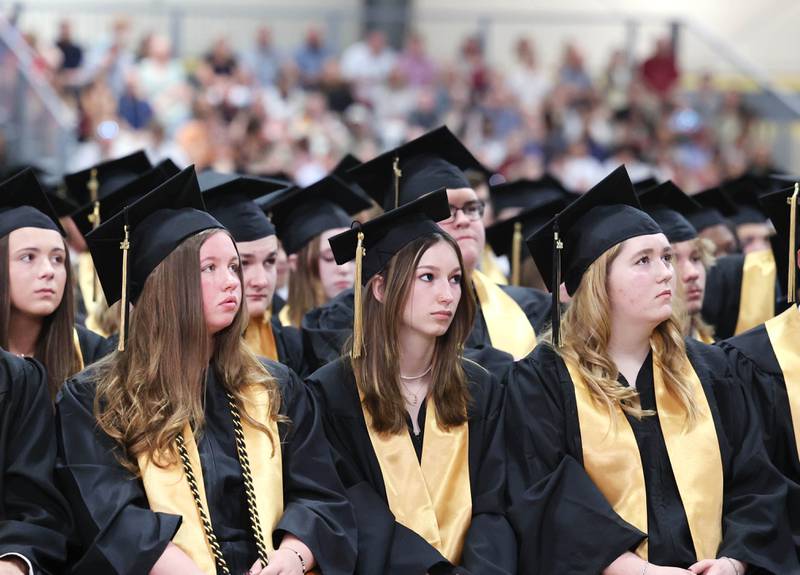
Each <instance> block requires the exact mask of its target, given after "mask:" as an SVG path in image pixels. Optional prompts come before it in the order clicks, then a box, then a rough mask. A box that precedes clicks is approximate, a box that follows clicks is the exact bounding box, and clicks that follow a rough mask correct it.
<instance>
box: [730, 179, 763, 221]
mask: <svg viewBox="0 0 800 575" xmlns="http://www.w3.org/2000/svg"><path fill="white" fill-rule="evenodd" d="M722 189H723V191H725V193H727V194H728V196H729V197H730V199H731V200H732V201H733V203H734V204H735V205H736V213H734V214H733V215H732V216H731V221H733V223H734V224H736V225H737V226H741V225H744V224H763V223H764V222H766V220H767V215H766V214H765V213H764V210H763V209H762V208H761V204H759V202H758V196H759V195H760V194H762V193H763V192H765V191H769V185H768V184H767V185H765V178H761V177H759V176H755V175H753V174H744V175H742V176H739V177H738V178H735V179H733V180H729V181H727V182H723V184H722Z"/></svg>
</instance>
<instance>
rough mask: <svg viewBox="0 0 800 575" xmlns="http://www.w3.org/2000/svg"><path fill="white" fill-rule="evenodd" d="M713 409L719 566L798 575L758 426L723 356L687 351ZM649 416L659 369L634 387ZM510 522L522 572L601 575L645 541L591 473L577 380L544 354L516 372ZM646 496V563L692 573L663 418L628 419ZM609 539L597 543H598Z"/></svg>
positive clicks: (647, 370)
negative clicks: (720, 487) (724, 560)
mask: <svg viewBox="0 0 800 575" xmlns="http://www.w3.org/2000/svg"><path fill="white" fill-rule="evenodd" d="M687 352H688V356H689V359H690V361H691V363H692V366H693V367H694V369H695V371H696V372H697V375H698V377H699V378H700V381H701V382H702V385H703V390H704V391H705V394H706V396H707V398H708V402H709V405H710V407H711V412H712V416H713V419H714V423H715V427H716V429H717V436H718V438H719V440H720V441H719V447H720V453H721V456H722V464H723V473H724V478H725V491H724V495H723V524H722V534H723V539H722V543H721V545H720V548H719V550H718V556H720V557H721V556H727V557H733V558H736V559H739V560H741V561H745V562H747V563H749V564H750V565H751V567H750V569H749V570H748V573H752V574H755V573H772V574H774V575H778V574H780V575H785V574H789V573H798V572H799V570H800V567H798V564H797V560H796V558H795V556H794V553H793V551H792V542H791V537H790V535H789V531H788V521H787V518H786V516H785V511H784V506H785V504H786V501H785V500H786V486H785V484H784V482H783V480H782V478H781V477H780V475H779V474H778V473H777V471H776V470H775V469H774V468H773V467H772V466H771V465H770V463H769V461H768V459H767V456H766V453H765V451H764V449H763V445H762V443H761V437H760V433H759V430H758V425H757V422H756V416H755V414H754V413H753V412H752V410H751V406H750V405H749V404H748V402H747V400H746V396H745V393H744V390H743V388H742V386H741V385H740V383H739V382H738V381H737V380H736V379H735V377H734V376H733V375H732V373H731V371H730V369H729V368H728V366H727V361H726V358H725V355H724V354H723V353H722V351H721V350H719V349H717V348H714V347H711V346H708V345H705V344H702V343H699V342H695V341H687ZM637 389H638V390H639V393H640V396H641V401H642V407H643V408H645V409H648V408H653V407H654V406H655V398H654V391H653V376H652V359H651V358H648V361H647V362H645V364H644V365H643V366H642V370H641V371H640V374H639V377H638V379H637ZM508 393H509V397H508V401H507V404H506V416H507V417H506V428H507V429H513V430H514V433H509V454H508V460H509V461H508V464H509V469H508V483H509V493H510V500H511V505H510V508H509V511H508V515H509V519H510V520H511V523H512V524H513V526H514V529H515V531H516V532H517V534H518V536H519V537H520V550H521V553H520V571H521V572H524V573H526V574H536V573H542V574H544V573H547V574H551V573H582V574H587V575H588V574H591V573H601V572H602V570H603V569H605V568H606V567H607V566H608V565H609V564H610V563H611V562H613V560H614V559H616V558H617V557H619V556H620V555H622V554H623V553H624V552H626V551H628V550H633V549H635V548H636V546H637V545H638V544H639V543H640V542H641V541H642V539H643V538H644V537H645V534H644V533H642V532H640V531H639V530H638V529H636V528H635V527H633V526H632V525H630V524H628V523H627V522H625V521H624V520H623V519H622V518H621V517H620V516H619V515H618V514H617V513H616V512H615V511H614V510H613V508H612V507H611V506H610V504H609V503H608V501H607V500H606V499H605V497H604V496H603V495H602V493H601V492H600V490H599V489H598V488H597V487H596V486H595V484H594V483H593V482H592V480H591V479H590V478H589V475H588V474H587V473H586V472H585V470H584V468H583V466H582V462H583V454H582V447H581V435H580V425H579V421H578V413H577V405H576V400H575V391H574V386H573V383H572V380H571V379H570V377H569V373H568V371H567V369H566V366H565V365H564V363H563V361H562V360H561V358H560V357H559V356H558V355H557V354H556V353H555V351H554V350H553V349H552V348H550V347H547V346H545V345H539V346H538V347H537V348H536V350H534V352H533V353H532V354H531V355H530V356H528V357H527V358H525V359H524V360H522V361H520V362H518V363H517V364H516V366H515V371H514V374H513V377H512V381H511V382H510V383H509V391H508ZM628 420H629V422H630V424H631V427H632V429H633V432H634V435H635V437H636V441H637V443H638V445H639V452H640V454H641V458H642V467H643V470H644V476H645V484H646V486H647V524H648V532H649V533H648V549H649V560H650V561H651V562H652V563H655V564H659V565H669V566H673V567H682V568H686V567H688V566H689V565H691V564H692V563H694V562H695V553H694V547H693V544H692V539H691V535H690V532H689V526H688V522H687V519H686V515H685V512H684V509H683V506H682V504H681V502H680V495H679V493H678V488H677V485H676V483H675V479H674V475H673V473H672V468H671V465H670V462H669V458H668V456H667V452H666V445H665V443H664V438H663V435H662V434H661V428H660V426H659V424H658V419H657V416H654V417H650V418H645V419H644V420H643V421H641V422H638V421H636V420H635V419H633V418H628ZM600 534H602V535H600Z"/></svg>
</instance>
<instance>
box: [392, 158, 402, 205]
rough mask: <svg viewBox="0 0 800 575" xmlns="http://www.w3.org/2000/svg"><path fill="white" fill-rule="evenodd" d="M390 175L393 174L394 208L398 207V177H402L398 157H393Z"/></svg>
mask: <svg viewBox="0 0 800 575" xmlns="http://www.w3.org/2000/svg"><path fill="white" fill-rule="evenodd" d="M392 173H393V174H394V207H395V208H399V207H400V176H402V175H403V171H402V170H401V169H400V158H399V157H398V156H395V157H394V161H393V162H392Z"/></svg>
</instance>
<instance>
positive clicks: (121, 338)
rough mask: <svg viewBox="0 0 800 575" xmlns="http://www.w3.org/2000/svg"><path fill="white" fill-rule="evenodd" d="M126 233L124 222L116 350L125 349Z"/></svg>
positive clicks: (121, 244)
mask: <svg viewBox="0 0 800 575" xmlns="http://www.w3.org/2000/svg"><path fill="white" fill-rule="evenodd" d="M129 239H130V237H129V235H128V224H125V239H124V240H122V242H120V244H119V249H121V250H122V297H121V298H120V303H119V345H118V346H117V350H118V351H125V319H126V317H127V315H128V314H127V311H128V250H130V249H131V243H130V241H129Z"/></svg>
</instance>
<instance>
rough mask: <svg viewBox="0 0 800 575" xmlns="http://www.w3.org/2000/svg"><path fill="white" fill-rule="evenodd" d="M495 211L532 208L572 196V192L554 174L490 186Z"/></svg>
mask: <svg viewBox="0 0 800 575" xmlns="http://www.w3.org/2000/svg"><path fill="white" fill-rule="evenodd" d="M489 194H490V195H491V198H492V205H493V206H494V211H495V213H500V212H501V211H502V210H504V209H506V208H523V209H530V208H535V207H538V206H541V205H544V204H546V203H548V202H550V201H553V200H564V199H566V198H570V199H572V197H571V194H570V192H569V191H567V189H566V188H565V187H564V186H563V185H561V182H559V181H558V180H556V179H555V178H554V177H553V176H550V175H545V176H543V177H542V178H540V179H538V180H524V179H523V180H515V181H513V182H504V183H502V184H498V185H496V186H491V187H490V188H489Z"/></svg>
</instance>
